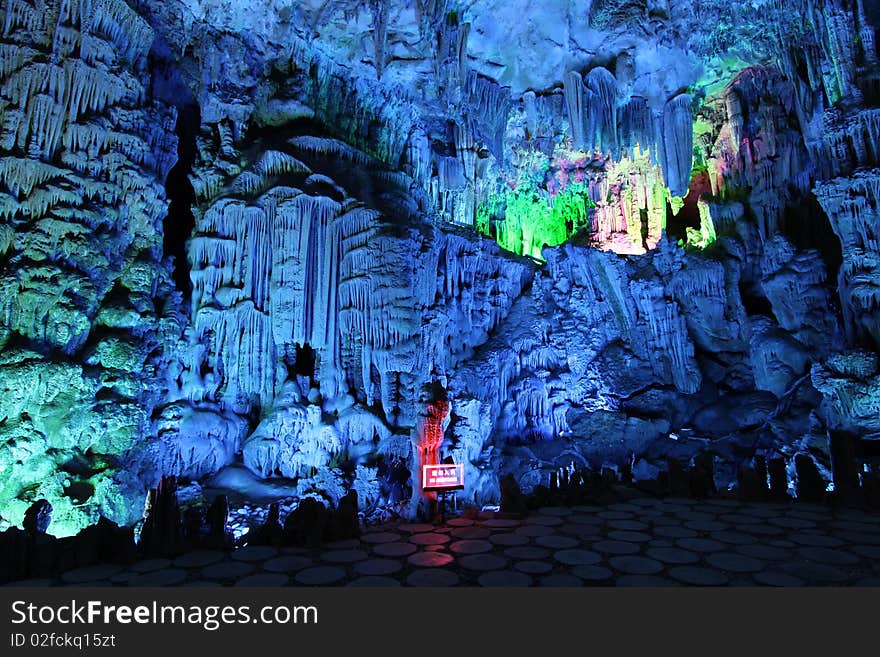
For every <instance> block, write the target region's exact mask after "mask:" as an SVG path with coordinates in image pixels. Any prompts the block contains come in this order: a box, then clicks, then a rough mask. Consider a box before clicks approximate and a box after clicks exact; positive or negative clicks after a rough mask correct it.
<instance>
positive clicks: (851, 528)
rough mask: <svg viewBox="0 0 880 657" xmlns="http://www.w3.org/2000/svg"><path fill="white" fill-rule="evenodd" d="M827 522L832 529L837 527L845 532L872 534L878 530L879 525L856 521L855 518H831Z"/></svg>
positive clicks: (879, 529) (879, 528)
mask: <svg viewBox="0 0 880 657" xmlns="http://www.w3.org/2000/svg"><path fill="white" fill-rule="evenodd" d="M828 524H829V525H830V526H831V527H832V528H833V529H839V530H842V531H846V532H868V533H872V534H876V533H878V532H880V526H877V525H872V524H869V523H866V522H857V521H855V520H832V521H831V522H830V523H828Z"/></svg>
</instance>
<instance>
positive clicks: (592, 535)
mask: <svg viewBox="0 0 880 657" xmlns="http://www.w3.org/2000/svg"><path fill="white" fill-rule="evenodd" d="M556 529H558V530H559V532H560V533H561V534H566V535H568V536H572V537H574V538H576V539H577V540H578V542H580V543H584V542H587V543H589V542H591V541H598V540H600V539H601V538H602V537H603V534H602V530H601V529H600V528H599V527H595V526H593V525H562V526H561V527H557V528H556Z"/></svg>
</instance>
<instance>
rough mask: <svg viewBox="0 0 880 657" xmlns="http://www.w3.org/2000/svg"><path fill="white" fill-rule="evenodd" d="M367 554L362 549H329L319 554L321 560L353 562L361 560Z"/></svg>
mask: <svg viewBox="0 0 880 657" xmlns="http://www.w3.org/2000/svg"><path fill="white" fill-rule="evenodd" d="M368 556H369V555H368V554H367V553H366V552H364V551H363V550H330V551H328V552H324V553H323V554H322V555H321V560H322V561H327V562H329V563H354V562H355V561H363V560H364V559H366V558H367V557H368Z"/></svg>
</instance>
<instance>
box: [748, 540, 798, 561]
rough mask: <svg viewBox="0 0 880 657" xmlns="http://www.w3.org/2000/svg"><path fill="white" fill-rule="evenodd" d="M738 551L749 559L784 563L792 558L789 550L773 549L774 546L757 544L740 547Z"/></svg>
mask: <svg viewBox="0 0 880 657" xmlns="http://www.w3.org/2000/svg"><path fill="white" fill-rule="evenodd" d="M736 551H737V552H739V553H740V554H744V555H746V556H747V557H754V558H755V559H763V560H765V561H784V560H786V559H790V558H791V552H790V551H789V550H783V549H782V548H778V547H773V546H772V545H763V544H761V543H757V544H755V545H738V546H737V548H736Z"/></svg>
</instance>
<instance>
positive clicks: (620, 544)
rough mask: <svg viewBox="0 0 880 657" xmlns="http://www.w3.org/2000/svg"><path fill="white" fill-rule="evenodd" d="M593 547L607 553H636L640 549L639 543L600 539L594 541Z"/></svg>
mask: <svg viewBox="0 0 880 657" xmlns="http://www.w3.org/2000/svg"><path fill="white" fill-rule="evenodd" d="M593 548H594V549H596V550H599V552H604V553H605V554H636V553H637V552H638V551H639V546H638V544H637V543H630V542H628V541H598V542H596V543H593Z"/></svg>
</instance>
